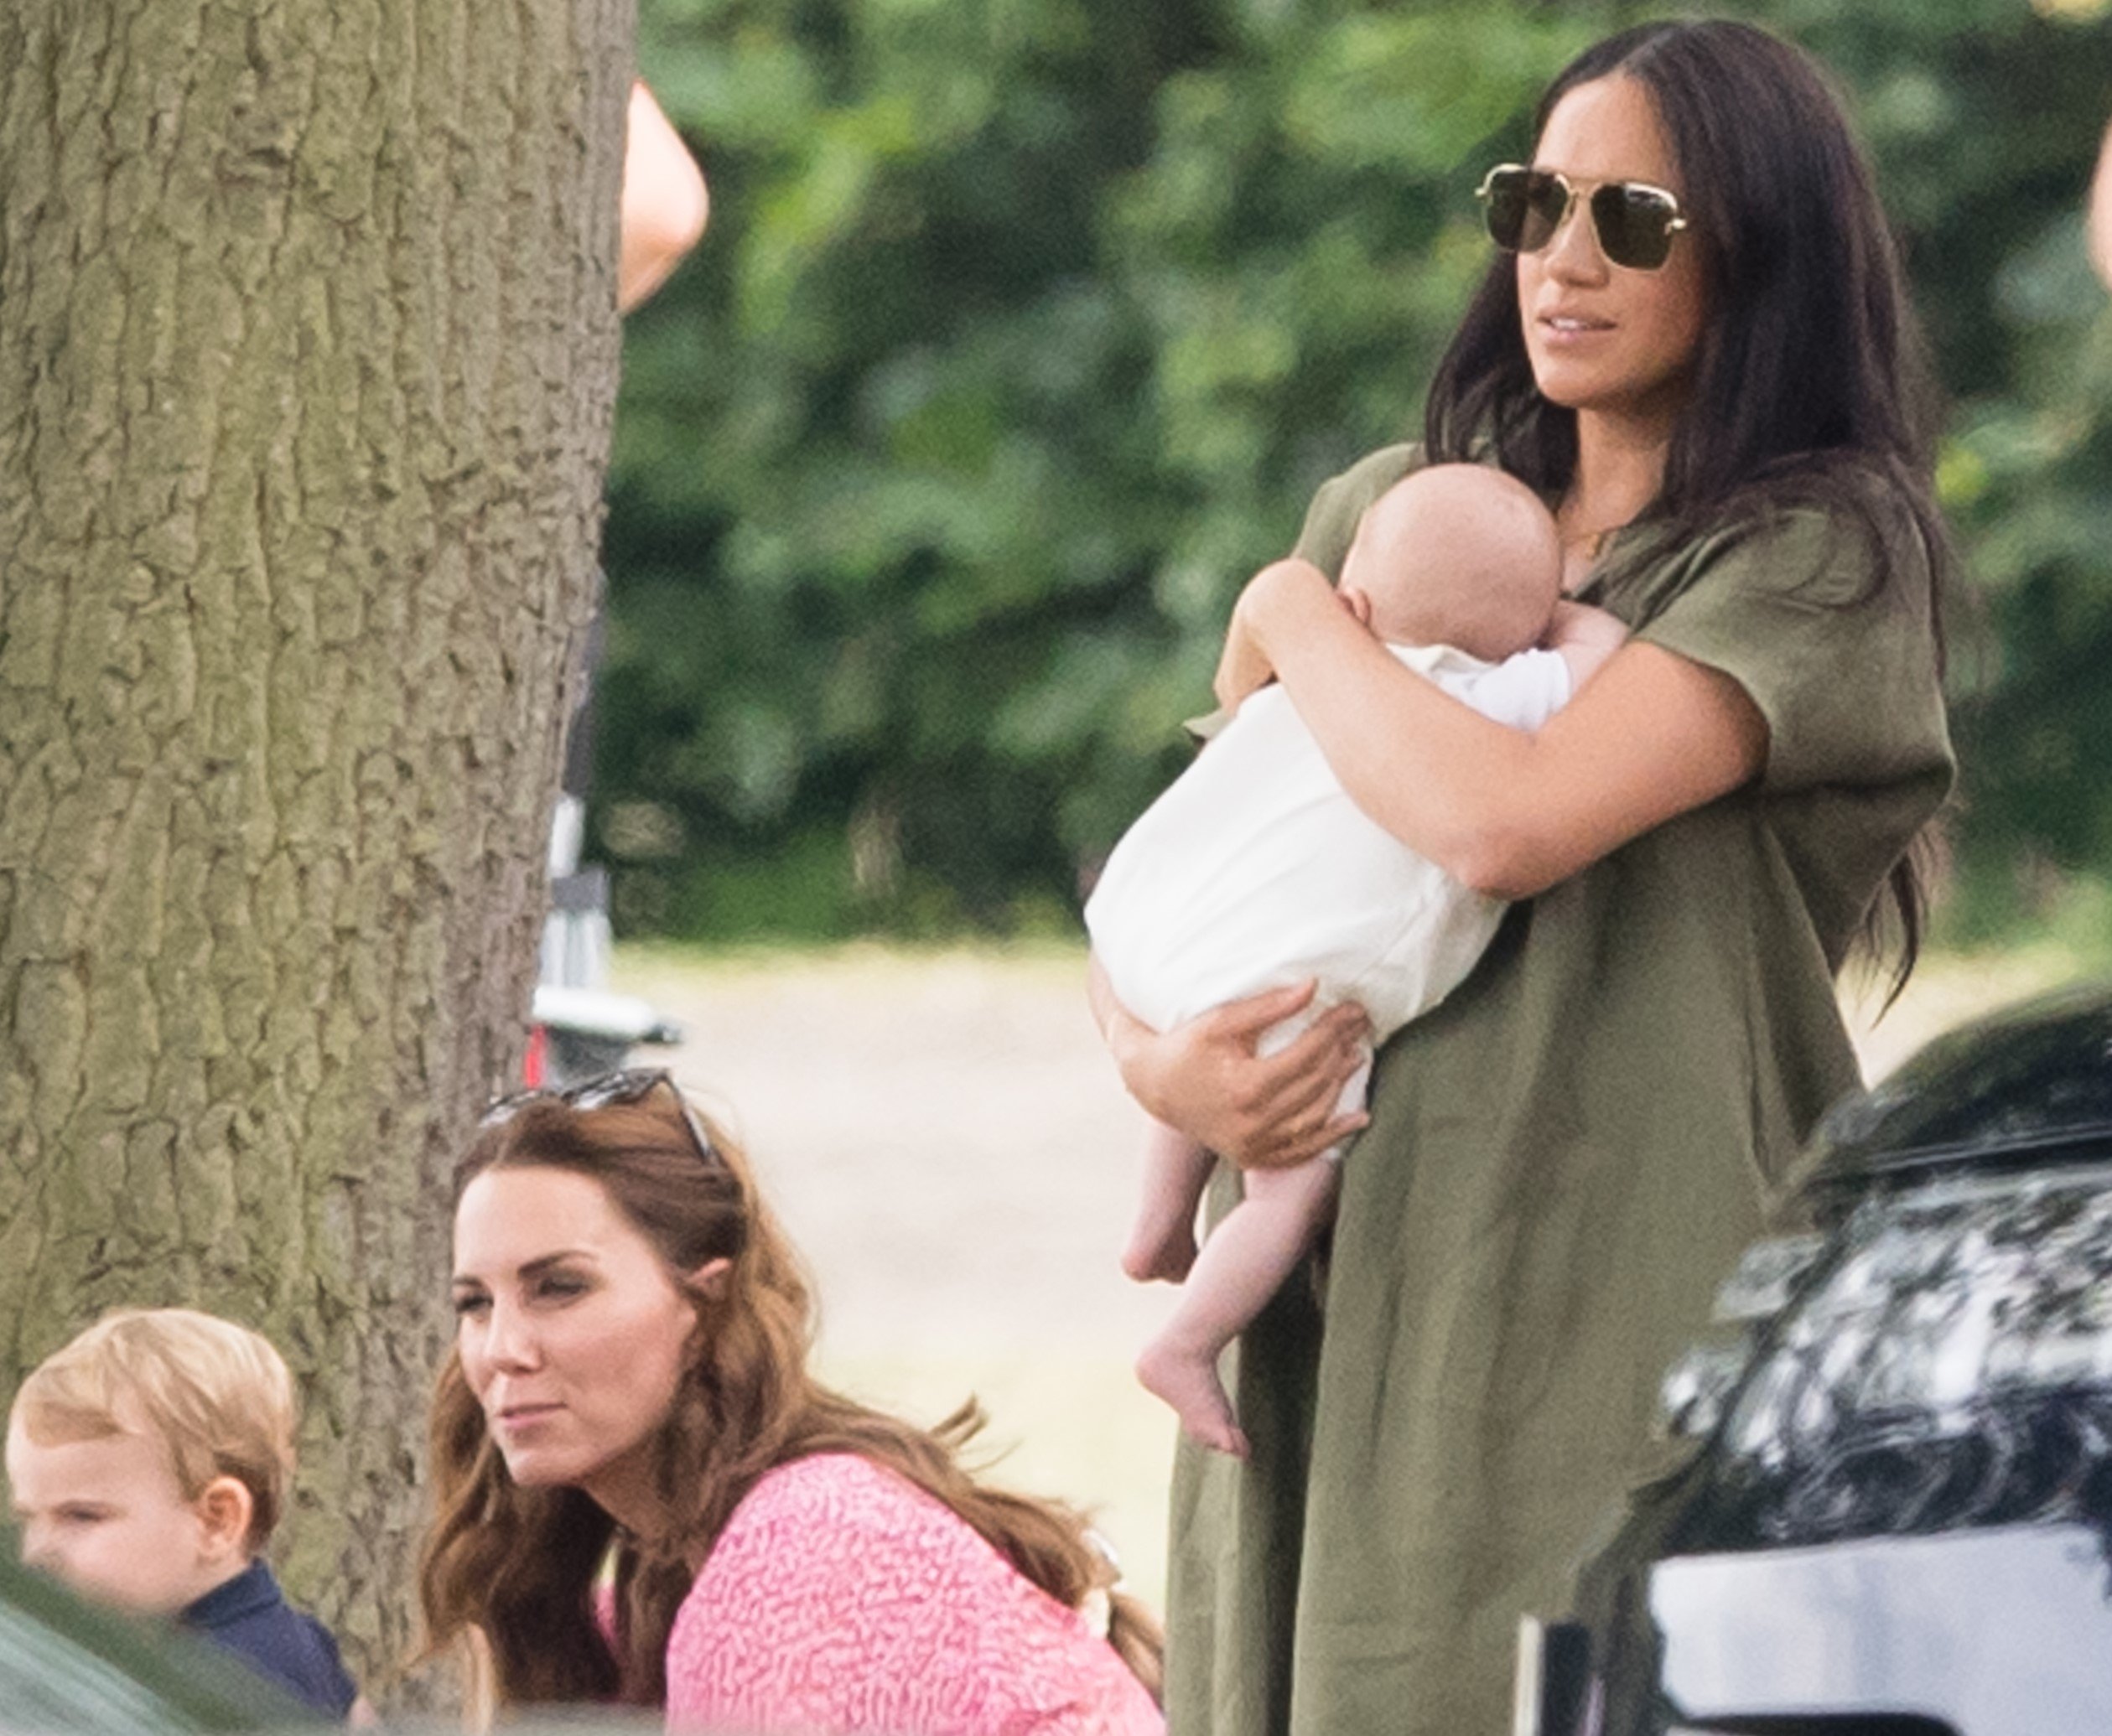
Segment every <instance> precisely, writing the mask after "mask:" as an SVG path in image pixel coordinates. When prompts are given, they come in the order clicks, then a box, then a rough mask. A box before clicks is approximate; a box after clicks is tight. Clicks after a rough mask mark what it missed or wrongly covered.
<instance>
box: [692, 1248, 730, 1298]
mask: <svg viewBox="0 0 2112 1736" xmlns="http://www.w3.org/2000/svg"><path fill="white" fill-rule="evenodd" d="M733 1277H734V1262H733V1261H732V1260H731V1259H729V1257H727V1256H726V1255H724V1254H721V1255H720V1256H719V1257H718V1258H717V1259H716V1260H707V1261H705V1262H704V1263H703V1265H702V1266H699V1267H698V1268H697V1269H696V1270H695V1271H694V1272H691V1273H690V1274H689V1277H688V1284H689V1288H691V1289H692V1290H693V1291H694V1292H695V1293H697V1294H698V1296H700V1297H702V1298H704V1299H705V1300H706V1301H708V1302H720V1301H723V1300H724V1298H725V1295H726V1289H727V1287H728V1285H729V1284H730V1283H732V1282H733Z"/></svg>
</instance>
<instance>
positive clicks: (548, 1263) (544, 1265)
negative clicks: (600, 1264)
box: [521, 1248, 594, 1278]
mask: <svg viewBox="0 0 2112 1736" xmlns="http://www.w3.org/2000/svg"><path fill="white" fill-rule="evenodd" d="M568 1260H582V1261H584V1262H586V1263H587V1264H589V1265H590V1266H591V1265H592V1264H594V1250H593V1249H592V1248H559V1249H558V1251H556V1252H555V1253H549V1254H543V1255H540V1256H538V1257H537V1258H535V1259H533V1260H528V1261H524V1262H522V1267H521V1276H522V1277H524V1278H535V1277H542V1275H543V1274H544V1273H545V1272H549V1271H551V1270H552V1269H553V1268H554V1267H559V1266H562V1265H563V1264H564V1263H565V1262H566V1261H568Z"/></svg>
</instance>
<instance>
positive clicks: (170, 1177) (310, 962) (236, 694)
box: [0, 0, 631, 1677]
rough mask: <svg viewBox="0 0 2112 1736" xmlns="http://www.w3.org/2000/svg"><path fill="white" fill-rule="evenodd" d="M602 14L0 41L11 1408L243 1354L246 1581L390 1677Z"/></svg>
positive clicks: (554, 445)
mask: <svg viewBox="0 0 2112 1736" xmlns="http://www.w3.org/2000/svg"><path fill="white" fill-rule="evenodd" d="M630 30H631V18H630V6H629V4H628V3H627V0H516V3H513V4H511V5H506V6H490V5H480V4H477V3H475V0H211V3H208V0H8V3H7V4H6V5H5V6H4V7H0V1153H5V1158H4V1161H0V1391H4V1390H8V1389H11V1388H12V1386H13V1383H14V1381H15V1379H16V1378H17V1377H18V1376H19V1375H20V1373H21V1372H22V1371H23V1370H24V1369H25V1368H26V1367H27V1366H28V1365H30V1364H32V1363H34V1361H35V1360H37V1359H38V1358H39V1357H40V1356H42V1355H44V1354H45V1353H47V1352H49V1350H51V1349H53V1348H54V1346H55V1345H57V1344H59V1343H60V1341H62V1340H64V1339H65V1337H67V1336H68V1335H69V1334H71V1333H72V1332H73V1331H75V1329H78V1328H79V1327H80V1326H81V1325H82V1324H85V1323H86V1321H88V1320H89V1319H91V1318H93V1317H94V1316H95V1315H96V1314H98V1313H100V1312H101V1310H103V1309H105V1308H110V1307H112V1306H114V1305H117V1304H120V1303H140V1304H160V1303H188V1304H192V1305H196V1306H200V1307H205V1308H210V1309H213V1310H215V1311H216V1312H219V1313H221V1314H227V1315H230V1316H231V1317H233V1318H235V1319H240V1320H242V1321H244V1322H246V1323H248V1324H252V1325H254V1326H257V1327H258V1328H259V1329H262V1331H264V1332H265V1333H266V1334H268V1335H269V1336H270V1337H271V1338H272V1340H274V1341H276V1342H277V1343H278V1345H279V1346H280V1347H281V1349H283V1350H284V1352H285V1353H286V1355H287V1358H288V1361H289V1362H290V1363H291V1364H292V1365H293V1369H294V1371H295V1373H296V1375H297V1376H298V1377H299V1380H300V1382H301V1386H302V1391H303V1393H304V1398H305V1404H306V1415H305V1419H304V1426H303V1429H302V1435H301V1444H302V1454H303V1457H302V1464H301V1470H300V1475H299V1479H298V1500H297V1503H296V1506H295V1510H294V1513H293V1518H292V1520H291V1521H290V1522H289V1525H288V1535H287V1536H284V1537H283V1539H282V1540H281V1542H280V1543H279V1545H278V1547H275V1549H274V1551H273V1553H274V1555H275V1557H277V1559H278V1562H279V1563H280V1565H281V1567H282V1568H283V1570H285V1572H286V1574H287V1577H288V1580H289V1582H290V1583H291V1584H292V1586H293V1590H294V1592H295V1594H296V1596H297V1597H299V1598H302V1599H305V1600H307V1601H308V1602H309V1604H311V1605H312V1606H313V1607H314V1608H315V1609H317V1611H318V1613H319V1614H321V1615H322V1616H323V1617H324V1619H325V1620H326V1621H328V1622H330V1624H331V1625H333V1626H335V1628H336V1629H337V1630H339V1631H340V1634H341V1635H342V1636H343V1637H344V1639H345V1641H346V1644H347V1648H348V1651H349V1652H350V1656H352V1657H353V1658H354V1659H355V1661H357V1662H358V1663H359V1664H360V1665H361V1666H364V1667H365V1669H366V1671H367V1673H368V1675H369V1676H370V1677H371V1676H373V1674H374V1673H375V1672H376V1671H377V1670H378V1669H380V1668H381V1667H384V1666H387V1665H389V1664H392V1663H393V1662H395V1661H397V1659H398V1658H399V1657H400V1656H401V1654H402V1650H403V1648H404V1646H405V1645H406V1643H407V1641H408V1640H410V1638H411V1637H412V1633H413V1630H412V1626H411V1617H410V1614H409V1609H410V1598H409V1591H410V1571H409V1564H410V1552H411V1549H412V1547H413V1543H414V1542H415V1538H416V1534H417V1528H418V1523H419V1520H420V1516H421V1513H422V1506H423V1502H422V1495H421V1491H420V1489H419V1469H418V1468H419V1466H420V1464H421V1463H422V1461H423V1449H422V1436H423V1416H424V1409H425V1398H426V1394H427V1391H428V1386H429V1384H430V1381H431V1376H432V1372H433V1368H434V1366H435V1365H436V1361H437V1359H438V1352H439V1349H440V1346H441V1345H442V1343H443V1341H444V1330H445V1328H444V1309H443V1307H442V1298H443V1297H444V1291H445V1284H446V1277H447V1269H448V1268H447V1260H448V1252H447V1250H448V1233H447V1223H446V1216H447V1214H446V1195H445V1189H446V1174H447V1169H448V1165H449V1160H450V1158H451V1155H452V1153H453V1152H454V1148H456V1147H457V1145H458V1144H459V1141H460V1140H461V1138H462V1137H463V1135H464V1130H465V1128H466V1127H467V1126H468V1125H469V1123H470V1122H471V1120H472V1119H473V1117H474V1116H475V1111H476V1108H477V1106H478V1105H479V1104H480V1102H481V1101H482V1100H484V1099H485V1097H486V1096H488V1095H489V1094H490V1093H491V1092H492V1091H495V1090H496V1089H498V1088H500V1087H501V1086H503V1085H504V1083H505V1082H506V1080H508V1079H509V1078H510V1077H511V1075H512V1072H513V1069H514V1066H515V1065H516V1058H517V1056H518V1054H519V1050H520V1047H521V1041H522V1035H523V1033H524V1029H525V1020H526V1011H527V998H528V991H529V985H530V982H531V979H532V969H533V956H534V949H535V942H536V935H537V927H538V923H539V920H540V916H541V913H542V900H543V895H544V885H543V881H544V871H543V858H544V850H545V843H544V834H545V827H546V826H547V816H548V812H549V808H550V803H551V799H552V796H553V793H554V790H555V783H556V777H557V772H558V748H559V734H560V729H561V726H562V720H563V716H564V713H565V701H566V693H565V689H566V687H568V671H569V670H570V669H571V667H572V657H571V654H572V650H573V645H574V642H575V640H576V638H577V636H578V635H579V630H580V629H581V627H582V625H583V623H584V618H585V614H586V612H587V610H588V608H589V603H590V600H591V598H592V594H593V591H594V585H595V578H594V550H595V546H596V542H597V538H598V532H599V513H600V505H599V501H600V485H601V478H602V472H603V466H604V463H605V457H606V451H607V443H608V432H609V421H610V408H611V404H612V402H613V398H614V393H615V365H616V341H617V339H616V320H615V211H616V205H617V189H618V182H619V176H620V163H621V151H622V127H623V114H624V106H625V89H626V86H627V83H628V79H629V68H630Z"/></svg>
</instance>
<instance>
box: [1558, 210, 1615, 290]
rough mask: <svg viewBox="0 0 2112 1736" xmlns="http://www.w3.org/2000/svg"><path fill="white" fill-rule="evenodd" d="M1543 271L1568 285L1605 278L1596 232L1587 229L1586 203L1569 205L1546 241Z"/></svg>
mask: <svg viewBox="0 0 2112 1736" xmlns="http://www.w3.org/2000/svg"><path fill="white" fill-rule="evenodd" d="M1547 268H1548V270H1549V271H1550V272H1554V273H1555V275H1556V276H1558V277H1564V278H1567V279H1569V280H1570V281H1572V282H1582V281H1596V279H1598V278H1601V277H1604V276H1605V275H1606V269H1607V267H1606V255H1605V254H1603V253H1601V251H1599V236H1598V231H1596V230H1595V229H1594V228H1593V227H1592V226H1591V210H1590V201H1589V200H1583V199H1573V200H1570V208H1569V210H1566V211H1565V212H1564V213H1563V214H1562V220H1561V221H1560V222H1559V223H1558V224H1557V225H1555V229H1554V235H1552V236H1549V240H1548V245H1547Z"/></svg>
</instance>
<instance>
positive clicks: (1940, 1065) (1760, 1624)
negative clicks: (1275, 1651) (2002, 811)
mask: <svg viewBox="0 0 2112 1736" xmlns="http://www.w3.org/2000/svg"><path fill="white" fill-rule="evenodd" d="M1811 1159H1812V1161H1811V1163H1810V1166H1809V1168H1808V1171H1807V1172H1806V1173H1807V1174H1808V1181H1807V1182H1806V1184H1805V1186H1804V1189H1803V1194H1802V1196H1801V1198H1802V1202H1803V1205H1804V1206H1805V1208H1806V1210H1805V1212H1804V1213H1803V1215H1802V1220H1803V1221H1808V1222H1810V1223H1812V1224H1814V1226H1816V1227H1815V1229H1814V1231H1813V1233H1810V1234H1808V1235H1798V1236H1787V1237H1783V1238H1781V1239H1778V1240H1776V1241H1767V1242H1762V1243H1760V1244H1758V1245H1757V1246H1754V1247H1753V1248H1751V1250H1750V1251H1748V1253H1747V1255H1746V1258H1745V1260H1744V1261H1743V1262H1742V1263H1741V1266H1740V1267H1739V1269H1738V1271H1737V1272H1736V1274H1735V1275H1734V1276H1733V1277H1731V1279H1730V1281H1729V1282H1728V1283H1726V1284H1725V1288H1724V1290H1723V1292H1722V1294H1721V1295H1720V1298H1719V1299H1718V1304H1717V1318H1718V1321H1719V1323H1720V1329H1721V1336H1720V1339H1719V1340H1717V1341H1715V1342H1712V1343H1709V1344H1705V1345H1699V1346H1697V1347H1696V1348H1695V1350H1694V1351H1693V1352H1692V1353H1691V1354H1690V1355H1689V1356H1688V1357H1687V1358H1686V1359H1685V1360H1683V1361H1682V1362H1681V1363H1680V1364H1679V1366H1678V1367H1676V1368H1675V1369H1674V1371H1673V1372H1672V1374H1671V1376H1670V1377H1669V1378H1668V1381H1667V1383H1666V1408H1667V1421H1668V1425H1669V1426H1670V1428H1672V1429H1673V1431H1674V1433H1675V1434H1678V1435H1682V1436H1684V1437H1685V1438H1687V1439H1688V1440H1689V1442H1691V1443H1693V1445H1694V1454H1693V1456H1692V1457H1691V1458H1690V1459H1688V1460H1687V1461H1686V1462H1685V1463H1684V1464H1683V1465H1682V1467H1681V1468H1680V1469H1679V1470H1678V1471H1676V1472H1674V1473H1673V1474H1670V1475H1668V1476H1667V1477H1665V1478H1663V1479H1661V1480H1659V1481H1658V1482H1657V1483H1655V1484H1653V1485H1650V1486H1648V1487H1647V1488H1646V1489H1644V1490H1642V1491H1641V1492H1640V1493H1639V1495H1637V1496H1636V1497H1635V1498H1634V1499H1633V1500H1632V1502H1631V1505H1630V1506H1629V1508H1628V1510H1627V1514H1626V1518H1625V1522H1624V1523H1623V1524H1622V1527H1621V1529H1620V1530H1619V1531H1618V1532H1617V1533H1616V1535H1615V1536H1614V1538H1613V1540H1612V1542H1611V1543H1610V1544H1609V1545H1608V1546H1607V1547H1606V1548H1604V1549H1603V1550H1601V1552H1598V1553H1597V1554H1596V1556H1595V1557H1594V1558H1593V1559H1592V1561H1591V1562H1590V1563H1589V1564H1588V1565H1587V1567H1586V1568H1585V1570H1584V1573H1583V1574H1582V1576H1581V1577H1580V1581H1579V1592H1578V1598H1577V1603H1576V1606H1575V1609H1574V1610H1572V1611H1571V1612H1570V1614H1571V1617H1572V1619H1570V1620H1568V1621H1565V1622H1560V1623H1556V1624H1553V1625H1548V1626H1544V1627H1543V1626H1541V1625H1539V1624H1538V1623H1531V1622H1528V1624H1527V1625H1526V1632H1525V1634H1524V1635H1523V1640H1522V1644H1521V1650H1520V1657H1519V1693H1518V1717H1517V1720H1516V1730H1517V1736H1673V1733H1679V1732H1689V1731H1694V1732H1699V1731H1718V1732H1749V1733H1756V1736H1757V1733H1763V1732H1764V1733H1767V1736H2112V989H2097V990H2093V991H2088V992H2070V993H2068V994H2064V995H2061V996H2058V997H2054V998H2048V999H2045V1000H2041V1001H2037V1002H2034V1003H2029V1004H2027V1005H2026V1006H2023V1007H2021V1008H2016V1009H2015V1010H2013V1011H2011V1012H2010V1013H2006V1014H2003V1015H2000V1016H1998V1017H1996V1018H1993V1019H1990V1020H1989V1021H1987V1022H1985V1023H1982V1024H1979V1025H1976V1026H1973V1027H1970V1028H1969V1029H1965V1030H1963V1031H1960V1032H1958V1033H1954V1034H1953V1035H1951V1036H1949V1037H1947V1038H1944V1039H1941V1040H1939V1041H1938V1042H1937V1043H1935V1044H1932V1045H1931V1046H1930V1047H1928V1049H1924V1050H1923V1052H1922V1053H1921V1054H1920V1055H1918V1056H1917V1057H1916V1058H1915V1059H1914V1060H1912V1061H1911V1062H1909V1063H1908V1064H1907V1065H1906V1066H1904V1067H1903V1068H1902V1069H1901V1070H1899V1071H1898V1072H1897V1073H1896V1074H1894V1075H1891V1077H1890V1078H1888V1079H1886V1080H1884V1081H1883V1082H1882V1083H1881V1084H1879V1085H1877V1086H1874V1087H1873V1088H1871V1090H1869V1091H1865V1092H1862V1093H1860V1094H1858V1095H1857V1096H1854V1097H1851V1098H1850V1099H1849V1100H1847V1101H1845V1102H1844V1103H1842V1104H1841V1105H1840V1106H1839V1107H1838V1108H1837V1109H1836V1110H1835V1111H1834V1112H1833V1113H1832V1114H1831V1115H1830V1116H1829V1117H1827V1119H1826V1121H1825V1122H1824V1124H1823V1126H1822V1127H1821V1128H1820V1129H1819V1133H1818V1136H1817V1139H1816V1145H1815V1148H1814V1152H1813V1153H1812V1154H1811Z"/></svg>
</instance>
